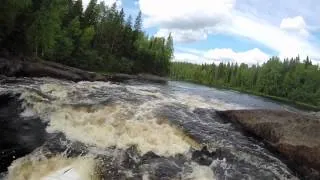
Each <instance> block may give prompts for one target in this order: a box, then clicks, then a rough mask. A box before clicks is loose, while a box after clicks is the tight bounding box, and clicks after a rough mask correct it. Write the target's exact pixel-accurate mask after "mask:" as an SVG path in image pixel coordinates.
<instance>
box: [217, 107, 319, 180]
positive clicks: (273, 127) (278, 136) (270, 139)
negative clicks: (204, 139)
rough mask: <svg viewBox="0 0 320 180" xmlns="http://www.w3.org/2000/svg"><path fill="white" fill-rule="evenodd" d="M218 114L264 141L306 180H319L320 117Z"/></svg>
mask: <svg viewBox="0 0 320 180" xmlns="http://www.w3.org/2000/svg"><path fill="white" fill-rule="evenodd" d="M218 114H219V115H220V116H221V117H223V118H224V119H225V120H230V121H232V122H234V123H236V124H239V125H240V126H241V127H242V128H243V129H244V130H245V131H246V132H248V133H250V134H252V135H254V136H256V137H258V138H262V139H263V140H264V141H265V142H266V143H267V145H268V146H270V147H271V148H272V149H273V150H276V151H277V152H279V153H280V154H281V155H283V156H284V157H285V158H286V159H288V160H289V162H288V163H287V164H288V165H289V167H290V166H291V168H293V169H294V170H295V171H297V172H298V173H299V174H301V175H302V176H303V178H305V179H319V178H320V119H319V117H317V116H312V115H303V114H298V113H293V112H287V111H276V110H235V111H220V112H218Z"/></svg>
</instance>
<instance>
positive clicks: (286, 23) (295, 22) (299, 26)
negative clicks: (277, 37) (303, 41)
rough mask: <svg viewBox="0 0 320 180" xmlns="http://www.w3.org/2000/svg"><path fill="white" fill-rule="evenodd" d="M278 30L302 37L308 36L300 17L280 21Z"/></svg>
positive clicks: (305, 25) (305, 26)
mask: <svg viewBox="0 0 320 180" xmlns="http://www.w3.org/2000/svg"><path fill="white" fill-rule="evenodd" d="M280 28H281V29H284V30H287V31H289V32H296V33H299V34H301V35H303V36H308V35H309V32H308V31H307V24H306V22H305V21H304V19H303V17H301V16H296V17H288V18H284V19H282V21H281V24H280Z"/></svg>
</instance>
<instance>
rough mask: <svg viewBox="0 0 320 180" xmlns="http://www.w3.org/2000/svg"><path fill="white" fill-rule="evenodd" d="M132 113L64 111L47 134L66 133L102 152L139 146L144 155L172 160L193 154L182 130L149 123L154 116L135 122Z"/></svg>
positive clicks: (118, 109)
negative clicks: (150, 153) (109, 148)
mask: <svg viewBox="0 0 320 180" xmlns="http://www.w3.org/2000/svg"><path fill="white" fill-rule="evenodd" d="M128 109H130V108H128V107H127V108H126V107H121V106H106V107H105V108H103V109H97V110H95V111H92V112H89V111H88V109H86V108H78V109H74V108H70V107H66V108H62V109H60V110H59V111H57V112H55V113H53V114H52V115H51V117H50V126H49V127H48V128H47V130H48V131H49V132H54V131H60V132H64V134H65V135H66V136H67V137H68V138H69V139H72V140H78V141H81V142H83V143H86V144H89V145H94V146H97V147H100V148H106V147H112V146H116V147H118V148H128V147H129V146H131V145H137V147H138V149H139V150H140V152H141V153H142V154H145V153H147V152H149V151H153V152H154V153H156V154H158V155H163V156H170V155H174V154H177V153H185V152H186V151H188V150H189V148H190V146H191V145H190V144H189V142H188V140H187V139H186V138H185V137H183V135H182V134H183V133H181V132H180V131H179V130H177V129H176V128H174V127H171V126H170V125H169V124H168V123H157V121H158V120H157V119H148V117H149V118H150V117H151V116H148V115H147V114H145V115H143V116H142V117H143V118H142V119H132V117H135V116H134V114H131V113H133V112H131V113H130V112H127V111H128Z"/></svg>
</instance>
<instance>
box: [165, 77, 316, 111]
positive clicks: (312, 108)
mask: <svg viewBox="0 0 320 180" xmlns="http://www.w3.org/2000/svg"><path fill="white" fill-rule="evenodd" d="M171 80H174V81H184V82H189V83H193V84H199V85H204V86H207V87H212V88H216V89H222V90H234V91H237V92H241V93H246V94H250V95H255V96H259V97H263V98H267V99H270V100H273V101H276V102H281V103H284V104H286V105H290V106H293V107H295V108H297V109H301V110H307V111H320V107H319V106H314V105H312V104H307V103H303V102H299V101H293V100H290V99H287V98H284V97H278V96H271V95H268V94H263V93H259V92H255V91H249V90H245V89H241V88H233V87H228V86H221V85H210V84H204V83H199V82H196V81H192V80H177V79H171Z"/></svg>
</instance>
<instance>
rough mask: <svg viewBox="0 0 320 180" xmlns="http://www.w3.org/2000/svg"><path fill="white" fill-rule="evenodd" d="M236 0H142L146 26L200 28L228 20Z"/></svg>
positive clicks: (141, 7) (140, 2)
mask: <svg viewBox="0 0 320 180" xmlns="http://www.w3.org/2000/svg"><path fill="white" fill-rule="evenodd" d="M234 3H235V0H197V1H194V0H190V1H185V0H174V1H172V0H161V1H159V0H140V1H139V6H140V10H141V11H142V13H143V14H144V15H145V16H146V18H145V27H150V26H154V25H159V24H160V25H161V27H162V28H167V29H174V28H176V29H193V30H198V29H202V28H205V27H207V26H215V25H217V24H220V23H225V22H227V21H228V20H229V19H230V17H231V14H230V11H231V10H232V9H233V6H234Z"/></svg>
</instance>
